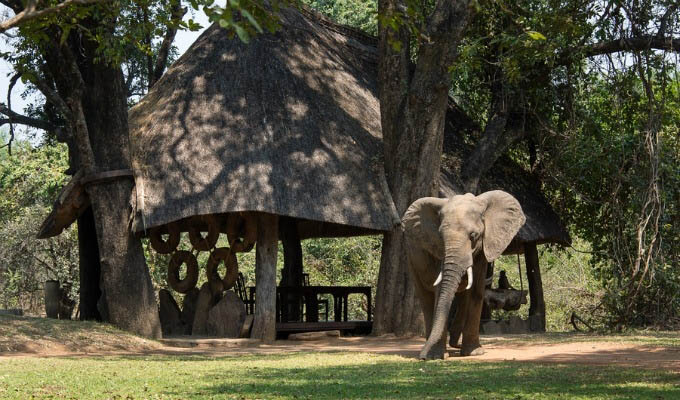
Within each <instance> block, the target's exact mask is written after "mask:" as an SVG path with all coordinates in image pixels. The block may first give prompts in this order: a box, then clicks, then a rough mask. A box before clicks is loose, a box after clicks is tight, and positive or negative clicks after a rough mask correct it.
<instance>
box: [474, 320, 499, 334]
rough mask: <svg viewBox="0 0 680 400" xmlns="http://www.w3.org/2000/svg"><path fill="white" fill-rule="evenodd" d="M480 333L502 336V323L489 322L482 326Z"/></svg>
mask: <svg viewBox="0 0 680 400" xmlns="http://www.w3.org/2000/svg"><path fill="white" fill-rule="evenodd" d="M479 333H481V334H483V335H500V334H501V333H503V332H502V330H501V325H500V323H498V322H496V321H487V322H484V323H483V324H482V325H481V326H480V329H479Z"/></svg>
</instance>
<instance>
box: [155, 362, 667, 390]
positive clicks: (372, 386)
mask: <svg viewBox="0 0 680 400" xmlns="http://www.w3.org/2000/svg"><path fill="white" fill-rule="evenodd" d="M344 354H346V353H344ZM300 357H301V355H300V354H297V355H279V356H267V358H266V360H265V361H266V362H265V363H264V365H262V364H261V363H258V362H256V361H260V362H262V361H263V358H262V357H245V358H238V359H220V361H222V362H226V363H227V365H225V366H224V368H223V369H222V370H221V371H214V370H213V371H205V372H206V373H204V374H201V375H200V378H199V379H200V382H196V383H197V386H198V387H199V388H200V392H199V393H197V394H198V395H199V396H208V397H210V396H217V397H220V396H228V395H238V396H239V397H245V398H276V397H282V398H314V399H324V398H345V399H358V398H374V399H391V398H455V397H457V396H462V397H463V398H477V399H480V398H501V399H509V398H513V399H519V398H522V399H526V398H541V399H543V398H573V397H576V398H606V399H624V398H625V399H629V398H635V399H645V398H649V399H677V398H680V385H679V384H678V382H680V376H678V374H676V373H669V372H661V371H640V370H635V369H632V368H613V367H602V366H583V365H540V364H535V363H517V362H504V363H488V362H484V363H482V362H465V363H457V362H439V361H437V362H427V363H425V362H415V361H411V360H408V359H398V358H397V359H396V360H394V361H385V360H379V359H376V360H375V362H369V363H365V362H364V363H353V362H352V359H351V358H349V359H348V360H346V362H343V363H340V364H337V365H312V366H307V365H310V364H314V362H313V361H312V360H315V361H316V362H317V363H318V364H323V363H324V360H323V355H319V354H306V355H302V359H300ZM307 357H310V359H309V360H306V358H307ZM328 357H329V358H332V357H333V355H332V354H328ZM249 359H252V361H253V363H252V364H251V365H249V364H250V363H249V361H251V360H249ZM183 360H184V361H206V360H207V358H204V357H200V358H198V359H196V358H194V357H189V358H186V359H183ZM212 360H213V361H217V360H215V359H212ZM331 361H332V360H331ZM230 362H233V363H234V364H236V363H237V364H239V366H238V367H237V366H236V365H233V366H234V367H237V368H229V363H230ZM291 363H292V364H291ZM165 394H167V395H169V396H171V397H184V396H187V393H186V392H184V391H182V390H181V389H179V390H175V391H172V390H171V391H168V392H166V393H165Z"/></svg>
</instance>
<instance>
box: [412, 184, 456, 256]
mask: <svg viewBox="0 0 680 400" xmlns="http://www.w3.org/2000/svg"><path fill="white" fill-rule="evenodd" d="M447 201H448V200H447V199H439V198H436V197H423V198H421V199H418V200H416V201H414V202H413V204H411V205H410V206H409V208H408V210H406V212H405V213H404V216H403V217H402V219H401V223H402V229H403V230H404V234H405V235H406V238H407V239H408V240H410V241H411V242H414V243H418V245H420V246H421V247H422V248H424V249H425V250H427V251H428V252H429V253H430V254H431V255H432V256H434V257H435V258H437V259H441V258H442V257H443V255H444V242H443V241H442V237H441V235H440V234H439V224H440V223H441V220H440V217H439V211H440V210H441V209H442V207H443V206H444V204H446V202H447Z"/></svg>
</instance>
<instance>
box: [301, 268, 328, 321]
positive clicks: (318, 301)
mask: <svg viewBox="0 0 680 400" xmlns="http://www.w3.org/2000/svg"><path fill="white" fill-rule="evenodd" d="M302 286H309V274H302ZM316 304H317V305H319V306H324V308H323V314H324V316H325V321H328V299H319V298H317V299H316ZM319 312H320V313H321V312H322V311H321V310H319Z"/></svg>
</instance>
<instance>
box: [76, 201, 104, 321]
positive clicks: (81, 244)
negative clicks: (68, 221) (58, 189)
mask: <svg viewBox="0 0 680 400" xmlns="http://www.w3.org/2000/svg"><path fill="white" fill-rule="evenodd" d="M78 253H79V254H78V258H79V265H80V306H79V309H80V320H81V321H85V320H90V319H94V320H97V321H101V320H102V317H101V314H100V313H99V309H97V302H98V301H99V297H101V295H102V292H101V289H100V288H99V276H100V274H101V264H100V263H99V245H98V244H97V229H96V228H95V226H94V215H92V207H88V208H87V209H86V210H85V212H83V214H82V215H81V216H80V217H78Z"/></svg>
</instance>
